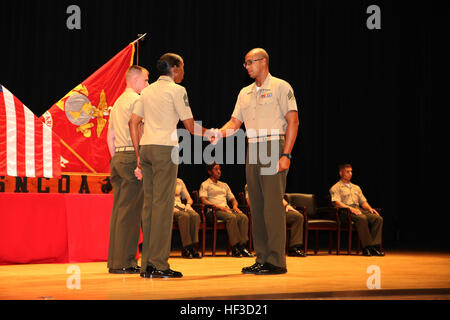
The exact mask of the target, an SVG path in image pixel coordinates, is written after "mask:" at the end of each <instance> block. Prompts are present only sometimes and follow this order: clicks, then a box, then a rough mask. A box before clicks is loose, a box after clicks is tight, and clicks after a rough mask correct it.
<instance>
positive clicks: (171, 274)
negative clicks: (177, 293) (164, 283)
mask: <svg viewBox="0 0 450 320" xmlns="http://www.w3.org/2000/svg"><path fill="white" fill-rule="evenodd" d="M182 276H183V274H182V273H181V272H178V271H174V270H171V269H167V270H158V269H156V268H155V267H152V266H148V267H147V270H146V271H145V272H141V277H142V278H181V277H182Z"/></svg>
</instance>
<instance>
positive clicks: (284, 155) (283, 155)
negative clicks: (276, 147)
mask: <svg viewBox="0 0 450 320" xmlns="http://www.w3.org/2000/svg"><path fill="white" fill-rule="evenodd" d="M281 157H287V158H288V159H289V160H290V159H292V155H291V154H290V153H282V154H281ZM281 157H280V158H281Z"/></svg>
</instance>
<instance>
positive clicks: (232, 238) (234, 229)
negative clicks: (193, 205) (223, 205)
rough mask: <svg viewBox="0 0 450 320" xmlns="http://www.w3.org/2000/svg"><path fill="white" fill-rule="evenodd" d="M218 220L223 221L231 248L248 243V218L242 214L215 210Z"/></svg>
mask: <svg viewBox="0 0 450 320" xmlns="http://www.w3.org/2000/svg"><path fill="white" fill-rule="evenodd" d="M216 216H217V218H218V219H221V220H224V221H225V224H226V226H227V233H228V241H229V242H230V245H231V246H232V247H233V246H235V245H238V244H246V243H247V242H248V217H247V215H245V214H244V213H236V212H234V211H233V212H227V211H224V210H217V211H216Z"/></svg>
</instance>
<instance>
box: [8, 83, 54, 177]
mask: <svg viewBox="0 0 450 320" xmlns="http://www.w3.org/2000/svg"><path fill="white" fill-rule="evenodd" d="M60 159H61V151H60V139H59V137H58V136H57V135H56V134H55V133H53V132H52V129H51V128H50V127H48V126H47V125H46V124H44V123H43V122H42V121H41V120H39V119H38V118H37V117H36V116H35V115H34V114H33V112H31V110H30V109H28V108H27V107H26V106H25V105H23V104H22V102H20V100H19V99H17V98H16V97H15V96H14V95H13V94H12V93H11V92H10V91H9V90H8V89H6V88H5V87H4V86H2V85H0V176H6V175H7V176H15V177H45V178H59V177H60V176H61V165H60Z"/></svg>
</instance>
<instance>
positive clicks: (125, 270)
mask: <svg viewBox="0 0 450 320" xmlns="http://www.w3.org/2000/svg"><path fill="white" fill-rule="evenodd" d="M139 272H141V267H139V266H135V267H128V268H120V269H109V273H115V274H132V273H139Z"/></svg>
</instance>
